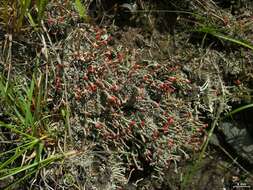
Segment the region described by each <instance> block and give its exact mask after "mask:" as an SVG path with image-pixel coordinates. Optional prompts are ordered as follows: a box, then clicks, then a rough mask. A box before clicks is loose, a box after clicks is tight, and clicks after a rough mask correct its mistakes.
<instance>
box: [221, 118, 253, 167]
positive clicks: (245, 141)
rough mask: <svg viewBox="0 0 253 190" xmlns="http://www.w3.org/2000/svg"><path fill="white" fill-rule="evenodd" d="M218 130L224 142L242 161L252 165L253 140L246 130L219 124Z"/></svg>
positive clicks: (225, 123)
mask: <svg viewBox="0 0 253 190" xmlns="http://www.w3.org/2000/svg"><path fill="white" fill-rule="evenodd" d="M220 129H221V131H222V133H223V134H224V136H225V139H224V140H225V142H226V143H227V144H228V145H229V146H230V147H231V148H233V149H234V151H236V153H237V154H238V155H239V156H241V157H242V158H243V159H245V160H247V161H248V162H249V163H250V164H251V165H253V138H252V136H251V135H250V134H249V133H248V131H247V129H246V128H239V127H238V126H237V125H236V124H234V123H229V122H224V123H221V125H220Z"/></svg>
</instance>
